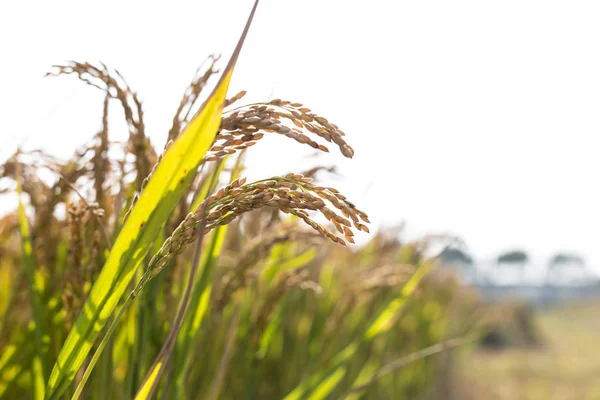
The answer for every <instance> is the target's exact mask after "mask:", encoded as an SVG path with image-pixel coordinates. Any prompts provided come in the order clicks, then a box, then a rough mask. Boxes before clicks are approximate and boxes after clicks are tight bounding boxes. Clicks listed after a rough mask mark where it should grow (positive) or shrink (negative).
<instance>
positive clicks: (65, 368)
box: [46, 2, 258, 399]
mask: <svg viewBox="0 0 600 400" xmlns="http://www.w3.org/2000/svg"><path fill="white" fill-rule="evenodd" d="M257 3H258V2H257ZM257 3H255V5H254V8H253V9H252V13H251V14H250V18H249V19H248V23H247V25H246V28H245V29H244V31H243V33H242V36H241V38H240V40H239V42H238V45H237V47H236V49H235V51H234V53H233V55H232V56H231V59H230V60H229V64H228V65H227V67H226V69H225V71H224V72H223V75H222V76H221V79H220V80H219V82H218V84H217V86H216V87H215V89H214V91H213V92H212V94H211V95H210V97H209V98H208V99H207V100H206V101H205V103H204V104H203V105H202V107H201V108H200V110H199V112H198V113H197V115H196V116H195V117H194V119H192V121H191V122H190V123H189V125H188V126H187V127H186V128H185V129H184V131H183V132H182V133H181V135H180V136H179V137H178V138H177V139H176V140H175V142H174V143H173V144H172V145H171V146H170V147H169V149H168V150H167V151H166V152H165V154H164V156H163V158H162V160H161V162H160V163H159V164H158V166H157V167H156V169H155V171H154V173H153V175H152V177H151V178H150V180H149V181H148V184H147V185H146V187H145V189H144V190H143V192H142V193H141V196H140V198H139V200H138V202H137V203H136V205H135V206H134V208H133V209H132V211H131V214H130V215H129V217H128V218H127V220H126V222H125V224H124V226H123V228H122V229H121V231H120V233H119V236H118V237H117V239H116V241H115V244H114V246H113V248H112V250H111V252H110V254H109V256H108V259H107V261H106V263H105V265H104V267H103V268H102V271H101V273H100V275H99V276H98V279H97V280H96V283H95V284H94V286H93V288H92V290H91V292H90V295H89V297H88V299H87V301H86V303H85V305H84V307H83V309H82V311H81V313H80V315H79V317H78V318H77V321H76V322H75V325H74V327H73V329H72V330H71V332H70V333H69V336H68V337H67V340H66V341H65V343H64V345H63V347H62V349H61V351H60V354H59V356H58V359H57V361H56V364H55V365H54V369H53V370H52V374H51V375H50V379H49V381H48V385H47V390H46V397H47V398H48V399H57V398H58V397H59V396H60V395H61V394H62V393H63V392H64V390H65V389H66V388H67V387H68V385H69V384H70V383H71V382H72V381H73V379H74V377H75V374H76V373H77V371H78V370H79V368H80V367H81V366H82V364H83V362H84V361H85V359H86V357H87V355H88V353H89V352H90V349H91V348H92V345H93V343H94V341H95V339H96V338H97V336H98V334H99V332H100V331H101V330H102V329H103V328H104V327H105V325H106V324H107V321H108V319H109V318H110V316H111V315H112V313H113V311H114V309H115V307H116V305H117V303H118V301H119V300H120V299H121V297H122V296H123V294H124V292H125V291H126V289H127V287H128V285H129V282H130V281H131V279H132V278H133V276H134V273H135V271H136V269H137V268H138V267H139V265H140V264H141V262H142V261H143V259H144V257H145V256H146V255H147V253H148V251H149V250H150V249H151V247H152V245H153V244H154V239H155V238H156V236H157V235H158V234H159V232H160V230H161V229H162V227H163V226H164V224H165V223H166V221H167V219H168V217H169V215H170V214H171V213H172V212H173V210H174V208H175V206H176V205H177V204H178V202H179V200H180V199H181V197H182V195H183V194H184V192H185V190H186V189H187V188H188V187H189V185H190V183H191V181H192V179H193V178H194V176H195V174H196V170H197V168H198V165H199V164H200V162H201V160H202V158H203V157H204V155H205V154H206V152H207V151H208V149H209V147H210V146H211V144H212V142H213V140H214V137H215V134H216V132H217V130H218V128H219V125H220V122H221V112H222V109H223V103H224V100H225V97H226V94H227V89H228V86H229V82H230V80H231V76H232V73H233V67H234V65H235V62H236V61H237V57H238V55H239V52H240V49H241V46H242V44H243V41H244V38H245V36H246V34H247V31H248V28H249V26H250V22H251V20H252V16H253V15H254V11H255V9H256V5H257Z"/></svg>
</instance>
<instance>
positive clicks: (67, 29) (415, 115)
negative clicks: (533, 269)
mask: <svg viewBox="0 0 600 400" xmlns="http://www.w3.org/2000/svg"><path fill="white" fill-rule="evenodd" d="M251 6H252V0H236V1H234V0H219V1H216V0H215V1H202V0H196V1H169V2H151V1H145V2H142V1H127V2H125V1H102V2H71V3H67V2H62V1H61V2H57V1H30V2H8V1H5V2H1V3H0V37H1V38H2V39H1V41H0V43H1V51H2V53H1V55H2V63H1V64H0V160H2V159H4V158H5V157H6V156H7V155H8V154H9V153H11V152H12V151H13V150H14V149H15V148H16V146H17V145H18V144H20V143H23V142H24V141H25V145H26V147H29V148H31V147H43V148H46V149H48V150H50V151H52V152H55V153H57V154H59V155H63V156H69V154H71V152H72V151H73V149H74V148H75V147H76V146H79V145H81V144H83V143H85V142H86V141H87V140H89V138H90V137H91V136H92V135H93V134H94V133H95V132H96V131H97V130H98V128H99V126H100V115H101V103H102V95H101V93H100V92H99V91H97V90H94V89H93V88H90V87H87V86H85V85H83V84H81V83H79V82H78V81H77V80H76V79H75V78H74V77H70V78H69V77H64V78H58V79H57V78H54V79H42V78H41V76H42V75H43V73H44V72H46V71H48V70H49V68H50V66H51V65H52V64H57V63H63V62H65V61H66V60H71V59H72V60H77V61H90V62H95V61H98V60H100V61H103V62H105V63H106V64H108V65H109V66H110V67H114V68H117V69H119V70H120V71H121V73H122V74H123V75H124V76H125V78H126V79H127V81H128V83H129V84H130V86H131V87H133V88H134V89H136V90H137V91H138V92H139V93H140V95H141V97H142V99H143V100H144V110H145V114H146V124H147V130H148V133H149V135H150V136H151V137H152V139H153V142H154V143H155V144H156V145H157V146H159V147H160V146H162V144H163V141H164V138H165V137H166V133H167V131H168V128H169V126H170V123H171V120H172V115H173V113H174V111H175V109H176V107H177V105H178V103H179V99H180V96H181V94H182V92H183V90H184V89H185V87H186V86H187V84H188V82H189V81H190V79H191V78H192V76H193V74H194V72H195V70H196V68H197V67H198V66H199V65H200V63H201V62H202V60H204V58H205V57H206V56H207V55H208V54H210V53H214V52H222V53H223V57H224V59H226V57H227V56H228V54H229V52H230V51H231V50H232V49H233V46H234V45H235V43H236V41H237V38H238V35H239V34H240V31H241V29H242V27H243V24H244V21H245V19H246V17H247V14H248V12H249V10H250V8H251ZM599 20H600V3H598V2H594V1H548V0H545V1H532V0H519V1H513V0H508V1H502V2H490V1H452V2H449V1H383V0H371V1H368V2H366V1H349V0H346V1H333V0H327V1H326V0H320V1H319V0H302V1H286V0H263V1H262V2H261V4H260V5H259V8H258V12H257V16H256V18H255V21H254V24H253V26H252V28H251V31H250V34H249V36H248V38H247V40H246V45H245V47H244V50H243V51H242V54H241V57H240V60H239V63H238V67H237V69H236V73H235V74H234V81H233V83H232V88H231V93H235V92H237V91H238V90H241V89H247V90H248V91H249V94H248V96H247V99H246V100H266V99H268V98H269V96H271V94H272V95H273V97H279V98H284V99H288V100H292V101H299V102H303V103H304V104H306V105H307V106H308V107H311V108H312V109H313V110H314V111H316V112H318V113H319V114H321V115H323V116H325V117H326V118H328V119H330V120H331V121H332V122H334V123H336V124H338V125H339V126H340V127H341V128H342V129H343V130H344V131H345V132H346V133H347V139H348V141H349V142H350V143H351V145H352V146H353V147H354V148H355V151H356V155H355V158H354V159H353V160H351V161H347V160H345V159H343V157H342V156H341V155H339V153H337V152H333V151H332V153H331V154H330V155H328V156H327V157H320V158H319V159H317V160H315V159H307V155H310V154H312V153H311V151H307V150H306V149H303V148H302V147H301V146H299V145H297V144H296V143H294V142H291V141H290V140H289V139H285V138H279V137H275V138H273V137H271V138H267V139H263V141H262V142H261V143H259V145H257V146H256V147H254V148H253V149H252V151H251V152H250V154H249V155H250V157H249V160H248V161H249V163H250V165H249V167H250V171H249V174H250V175H251V177H263V176H265V175H271V174H277V173H285V172H289V171H301V170H302V169H304V168H305V167H307V166H311V165H312V164H314V163H321V164H337V165H338V166H339V170H340V171H341V172H342V173H343V175H344V178H343V179H342V178H327V179H328V183H330V184H332V185H334V186H336V187H338V188H340V189H342V191H343V192H344V193H346V194H347V195H348V197H349V198H350V199H352V200H355V203H357V204H358V206H359V207H361V208H363V209H364V210H365V211H367V212H368V214H369V215H370V216H372V220H373V222H374V225H376V226H380V225H387V226H392V225H395V224H397V223H399V222H400V221H402V220H407V222H408V227H409V231H410V232H411V233H412V234H413V235H415V234H419V233H434V232H452V233H455V234H458V235H460V236H462V237H463V238H464V239H465V240H466V242H467V244H468V245H469V248H470V249H471V250H472V252H473V253H474V254H475V256H476V257H483V258H486V257H491V256H493V255H495V254H496V253H497V252H499V251H502V250H506V249H509V248H512V247H513V246H522V247H524V248H526V249H527V250H529V251H530V252H531V254H532V255H533V256H534V258H538V259H539V260H543V259H544V258H545V257H547V256H548V255H549V254H550V253H552V252H553V251H555V250H573V251H579V252H581V253H582V254H584V255H586V256H587V257H588V260H589V261H590V263H591V264H594V265H600V247H599V246H598V243H599V241H600V232H599V229H598V227H600V212H599V210H598V207H599V205H600V192H599V190H598V180H599V179H598V178H599V177H600V157H598V156H597V154H598V149H600V146H599V145H598V139H597V138H598V133H599V131H600V113H599V111H600V24H599V23H598V21H599ZM113 110H114V115H115V117H114V118H113V119H112V120H114V121H117V120H120V117H121V116H120V114H119V113H120V111H119V110H118V109H117V108H116V107H115V108H114V109H113ZM111 135H112V138H122V137H125V129H124V126H123V125H119V124H118V123H114V124H112V131H111ZM330 148H331V150H334V148H333V147H331V146H330ZM267 159H268V160H269V161H268V162H267V161H266V160H267Z"/></svg>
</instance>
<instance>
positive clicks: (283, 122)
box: [0, 9, 475, 399]
mask: <svg viewBox="0 0 600 400" xmlns="http://www.w3.org/2000/svg"><path fill="white" fill-rule="evenodd" d="M252 13H254V9H253V11H252ZM251 19H252V15H251V17H250V19H249V21H248V25H247V26H246V29H245V31H244V34H243V35H242V38H241V39H240V42H239V44H238V47H237V49H236V51H235V52H234V55H233V57H232V59H231V60H230V62H229V64H228V66H227V68H225V70H224V72H223V75H222V77H221V79H220V81H219V82H218V83H217V84H216V86H215V90H214V91H213V92H212V94H210V95H209V96H207V97H206V99H205V101H204V103H203V104H202V105H201V106H199V101H198V100H199V99H200V98H201V96H202V93H201V92H202V89H203V88H204V87H205V86H206V85H207V82H208V81H209V80H210V78H211V77H212V76H213V75H214V74H215V71H216V70H215V68H214V67H215V63H216V62H217V57H211V63H210V65H209V66H208V67H207V68H205V69H204V70H201V71H199V74H198V75H197V76H196V77H195V78H194V79H193V80H192V82H191V84H190V87H189V88H188V89H187V90H186V92H185V93H184V97H183V99H182V101H181V103H180V106H179V108H178V110H177V113H176V116H175V118H174V120H173V126H172V128H171V130H170V131H169V134H168V139H169V141H168V143H167V144H166V145H165V146H164V151H163V152H162V154H160V155H157V154H158V152H157V151H156V150H155V148H154V147H153V146H152V144H151V143H150V141H149V139H148V138H147V137H146V136H145V125H144V120H143V110H142V104H141V102H140V101H139V100H138V97H137V94H136V93H135V92H133V91H132V90H131V88H130V87H129V86H128V85H127V84H126V82H125V80H124V78H123V77H122V76H121V75H120V74H119V73H118V72H116V71H111V70H109V69H108V68H107V67H106V66H104V65H101V66H94V65H91V64H89V63H77V62H72V63H70V64H68V65H64V66H58V67H56V70H55V71H54V73H53V75H65V74H74V75H76V76H78V77H79V78H80V79H81V80H83V81H84V82H86V83H88V84H90V85H92V86H95V87H97V88H99V89H100V90H102V91H103V92H104V96H105V101H104V109H103V114H102V124H101V129H100V131H99V133H98V134H97V135H96V136H95V137H94V140H93V141H92V142H91V143H90V144H89V145H87V146H85V147H84V148H82V149H81V150H80V151H78V152H77V153H76V154H75V155H74V156H73V157H72V158H71V159H70V160H67V161H61V160H57V159H55V158H53V157H52V156H51V155H48V154H46V153H44V152H43V151H29V152H25V151H20V150H19V151H18V152H17V153H16V154H14V156H12V157H11V158H10V159H9V160H8V161H7V162H6V163H5V164H4V165H2V166H1V168H0V179H2V180H1V182H3V183H6V185H7V186H6V190H5V191H6V192H10V191H11V190H12V189H13V187H14V186H13V185H17V186H18V193H19V199H20V200H21V201H24V202H26V203H27V204H26V207H25V206H24V204H21V203H20V207H19V210H18V211H16V212H15V213H11V214H8V215H6V216H5V217H4V218H2V219H1V220H0V245H1V253H0V277H1V279H0V282H1V284H2V292H1V294H2V295H1V296H0V318H1V325H0V327H1V331H0V354H2V356H1V357H0V397H2V398H10V399H13V398H15V399H16V398H22V397H31V396H33V397H35V398H40V399H41V398H48V399H57V398H64V397H71V396H72V397H74V398H79V397H80V396H81V397H85V398H91V399H106V398H113V399H126V398H132V397H135V398H139V399H143V398H150V397H152V396H160V397H161V398H173V399H180V398H198V397H199V396H200V397H201V398H209V399H217V398H224V399H239V398H284V397H285V398H302V399H322V398H341V397H344V396H348V397H349V398H358V397H360V396H367V397H369V398H372V397H380V396H381V397H393V398H413V397H416V396H417V395H419V394H423V393H426V392H427V390H428V387H429V383H430V382H431V381H432V379H433V376H434V374H435V373H436V365H437V364H436V359H435V358H424V357H414V359H412V358H411V362H410V363H409V364H407V365H404V364H402V365H403V368H402V369H396V368H395V367H394V368H390V367H389V366H388V367H387V369H385V374H382V373H381V368H382V367H384V366H385V365H386V364H388V363H391V362H393V361H394V360H395V359H396V358H399V357H403V356H406V355H407V354H409V353H412V352H417V351H419V350H421V349H423V348H425V347H427V346H431V345H434V344H436V343H439V342H442V341H444V340H446V339H448V338H453V337H456V336H462V335H464V334H466V333H467V332H468V331H470V329H471V326H472V324H471V322H472V315H471V311H472V310H473V309H474V304H475V303H474V302H472V301H471V300H469V297H468V296H464V294H463V293H460V294H459V295H457V294H458V293H459V292H460V291H461V290H462V289H458V287H457V286H456V285H455V284H453V283H452V281H451V280H449V279H442V278H443V276H442V275H443V274H429V272H430V270H431V268H432V267H433V264H434V260H432V259H428V258H427V257H425V256H424V251H425V250H426V248H427V246H426V243H425V242H419V243H403V242H400V241H399V240H398V239H397V238H396V237H391V238H390V237H387V236H386V235H385V233H383V232H382V233H379V234H377V235H375V236H374V237H373V238H372V239H371V240H370V241H368V243H367V244H366V245H363V246H361V247H354V248H352V249H349V248H347V247H344V246H346V244H348V243H354V236H355V233H357V232H359V231H363V232H369V228H368V227H367V225H368V223H369V220H368V217H367V215H366V213H364V212H363V211H361V210H359V209H358V208H357V207H356V206H355V205H354V204H353V203H352V202H350V201H349V200H348V199H346V197H345V196H344V195H342V194H341V193H339V192H338V191H337V190H336V189H334V188H331V187H327V186H323V185H320V184H317V183H316V182H317V181H316V180H314V178H316V177H317V175H320V174H321V170H324V169H326V168H322V167H316V168H313V169H312V170H310V171H306V172H304V173H290V174H286V175H284V176H275V177H269V178H267V179H263V180H259V181H255V182H246V180H245V179H244V178H241V177H240V176H241V175H242V173H243V158H242V157H243V154H244V152H245V151H246V149H248V148H249V147H251V146H252V145H254V144H256V143H257V142H259V141H260V140H261V139H262V138H263V137H264V136H265V135H269V134H279V135H284V136H286V137H289V138H290V139H293V140H294V141H296V142H298V143H299V144H303V145H308V146H311V147H312V148H314V149H315V150H316V151H328V148H327V147H326V146H325V145H324V144H321V143H318V142H317V140H321V141H323V140H324V141H325V142H329V143H333V144H334V145H335V146H336V147H338V149H339V150H340V152H341V153H342V154H343V155H344V156H346V157H348V158H351V157H352V156H353V154H354V150H353V149H352V147H350V145H349V144H348V143H347V142H346V140H345V135H344V133H343V132H342V131H341V130H340V129H339V128H338V127H337V126H336V125H335V124H333V123H331V122H329V121H328V120H327V119H325V118H323V117H321V116H319V115H317V114H315V113H313V112H312V111H311V110H310V109H308V108H306V107H304V106H303V105H302V104H300V103H293V102H289V101H284V100H280V99H275V100H271V101H269V102H265V103H257V104H249V105H242V106H238V105H237V104H238V102H239V101H240V100H241V99H242V97H243V95H244V92H242V93H239V94H237V95H235V96H233V97H231V98H229V99H226V92H227V86H228V82H229V79H230V77H231V74H232V71H233V66H234V64H235V62H236V60H237V55H238V53H239V51H240V49H241V45H242V43H243V39H244V36H245V33H246V32H247V30H248V27H249V24H250V21H251ZM115 101H116V102H118V103H119V104H120V105H121V108H122V109H123V111H124V115H125V119H126V120H127V122H128V127H129V134H130V136H129V140H128V141H127V143H125V144H122V143H115V142H111V141H110V139H109V128H108V122H107V121H108V118H107V115H108V109H109V103H112V102H115ZM152 166H154V167H152ZM42 170H49V171H51V172H52V174H53V176H54V179H42V178H41V174H40V172H41V171H42ZM21 188H22V189H21ZM21 191H22V192H23V193H21ZM83 193H89V195H85V196H84V195H83ZM384 201H385V199H382V202H384ZM432 354H433V353H432ZM52 364H54V367H53V369H52V370H51V371H50V368H51V366H52ZM378 371H379V373H378Z"/></svg>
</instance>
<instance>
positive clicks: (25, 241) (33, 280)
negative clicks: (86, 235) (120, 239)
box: [17, 179, 48, 399]
mask: <svg viewBox="0 0 600 400" xmlns="http://www.w3.org/2000/svg"><path fill="white" fill-rule="evenodd" d="M17 193H18V196H19V229H20V232H21V246H22V249H23V250H22V251H23V267H24V269H25V275H26V276H27V281H28V284H29V299H30V301H31V309H32V311H33V319H34V323H35V328H34V329H35V344H36V349H37V355H36V357H35V358H34V360H33V364H32V371H31V374H32V386H33V389H34V398H35V399H43V398H44V387H45V385H46V376H47V375H46V374H47V373H48V366H47V363H46V356H47V351H46V346H45V345H44V327H43V326H44V323H43V318H42V299H41V289H40V285H39V284H38V282H37V281H38V280H39V279H37V277H36V273H35V261H34V259H33V246H32V243H31V236H30V234H29V222H28V221H27V216H26V215H25V207H24V206H23V202H22V200H21V183H20V179H18V180H17Z"/></svg>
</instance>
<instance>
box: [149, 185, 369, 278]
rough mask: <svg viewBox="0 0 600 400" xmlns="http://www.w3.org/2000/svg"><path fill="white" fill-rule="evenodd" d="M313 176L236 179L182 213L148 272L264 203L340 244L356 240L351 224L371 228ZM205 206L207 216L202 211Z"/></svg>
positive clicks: (364, 229)
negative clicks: (325, 223) (321, 219)
mask: <svg viewBox="0 0 600 400" xmlns="http://www.w3.org/2000/svg"><path fill="white" fill-rule="evenodd" d="M311 181H312V179H311V178H307V177H305V176H303V175H300V174H287V175H285V176H284V177H272V178H270V179H266V180H261V181H256V182H252V183H248V184H246V179H245V178H241V179H236V180H235V181H233V182H232V183H230V184H229V185H227V186H225V187H223V188H221V189H219V190H218V191H217V192H216V193H215V194H213V195H211V196H208V197H207V198H206V199H205V200H204V201H203V202H202V203H201V204H200V205H199V206H198V208H197V209H196V211H195V212H193V213H190V214H188V215H187V216H186V217H185V218H184V220H183V221H182V222H181V223H180V224H179V226H178V227H177V228H176V229H175V231H174V232H173V234H172V235H171V236H170V237H169V238H167V240H166V241H165V242H164V244H163V246H162V247H161V248H160V250H159V251H158V252H157V253H156V255H155V256H154V257H153V258H152V260H151V261H150V265H149V267H148V268H149V270H151V275H152V276H155V275H156V274H158V273H159V272H160V271H161V270H162V268H164V267H165V265H167V263H168V262H169V261H170V260H172V259H173V258H174V257H175V256H176V255H177V254H180V253H182V252H183V251H184V250H185V249H186V247H187V246H188V245H189V244H190V243H192V242H193V241H195V240H196V239H197V238H198V236H199V235H205V234H207V233H208V232H210V231H211V230H213V229H215V228H217V227H219V226H223V225H227V224H229V223H231V222H232V221H234V220H235V219H236V218H238V217H239V216H241V215H242V214H245V213H248V212H250V211H253V210H257V209H261V208H265V207H269V208H274V209H278V210H279V211H281V212H284V213H287V214H291V215H295V216H297V217H298V218H300V219H301V220H302V221H304V222H305V223H306V224H307V225H309V226H310V227H311V228H313V229H314V230H316V231H317V232H319V234H321V235H322V236H324V237H327V238H329V239H330V240H332V241H333V242H336V243H339V244H341V245H344V246H345V245H346V242H350V243H354V231H353V229H352V227H354V228H355V229H358V230H362V231H364V232H368V231H369V229H368V228H367V226H366V225H365V224H363V223H361V222H360V221H362V222H364V223H369V220H368V218H367V215H366V214H365V213H364V212H362V211H360V210H358V209H357V208H356V207H355V206H354V204H352V203H350V202H349V201H348V200H346V198H345V196H343V195H342V194H341V193H339V192H338V191H337V190H335V189H333V188H325V187H321V186H317V185H315V184H313V183H311ZM204 210H206V215H203V212H204ZM312 211H317V212H319V213H321V214H322V215H323V216H325V218H326V219H327V220H328V221H329V222H331V223H332V224H333V225H334V227H335V228H336V230H337V232H338V233H340V234H342V235H343V238H342V237H340V236H338V235H337V234H335V233H334V232H332V231H330V230H329V229H327V228H326V227H325V226H323V225H321V224H319V223H317V222H316V221H314V220H313V219H312V218H311V217H310V213H309V212H312ZM203 218H204V219H205V220H206V223H205V224H204V231H203V232H199V229H200V226H201V224H200V222H201V221H202V220H203Z"/></svg>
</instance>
